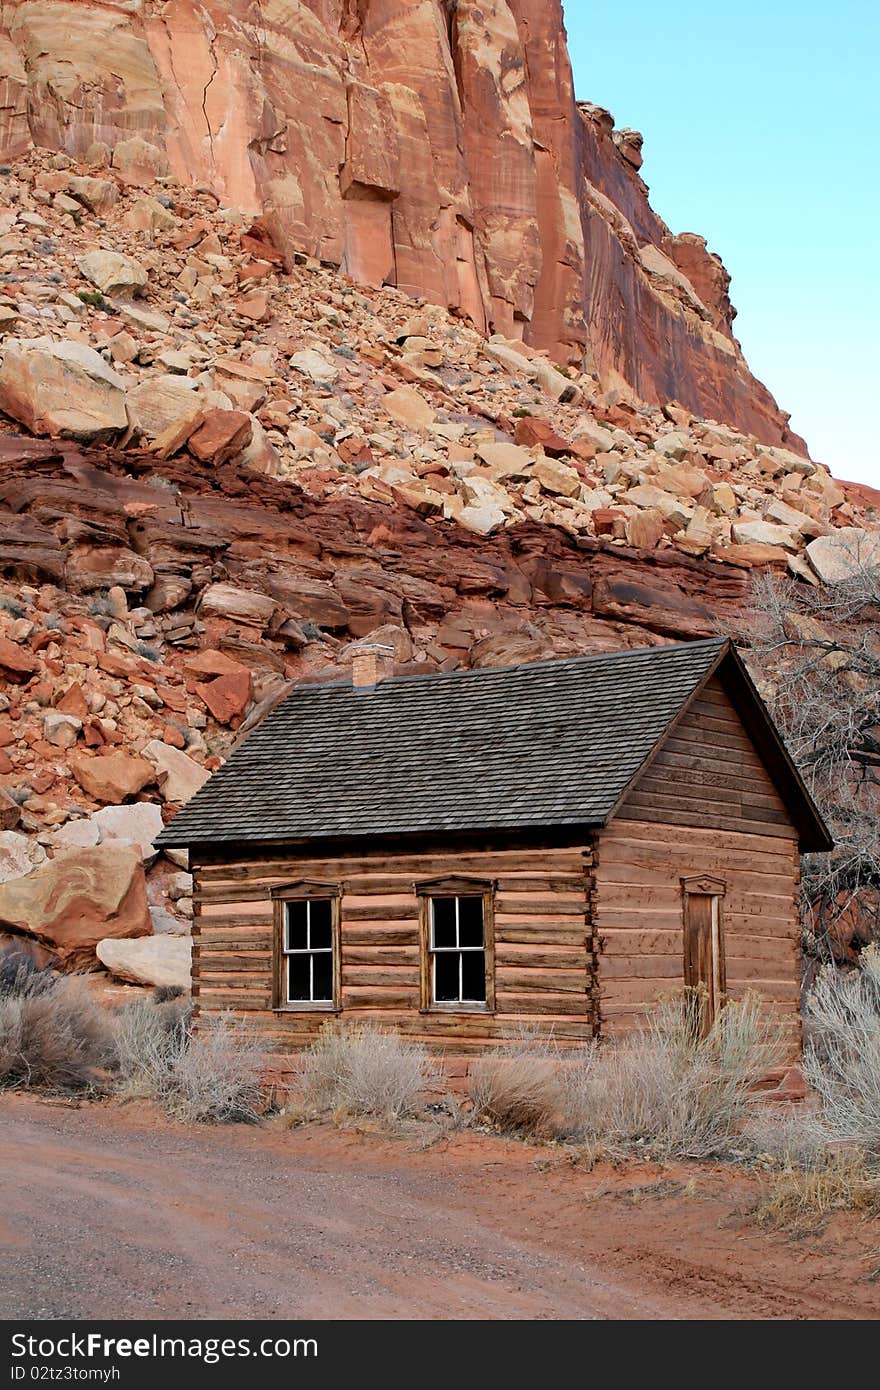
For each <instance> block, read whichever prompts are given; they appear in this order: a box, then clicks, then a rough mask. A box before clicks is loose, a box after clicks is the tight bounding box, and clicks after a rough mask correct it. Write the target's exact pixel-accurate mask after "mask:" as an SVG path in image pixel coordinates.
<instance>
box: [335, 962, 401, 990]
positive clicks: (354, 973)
mask: <svg viewBox="0 0 880 1390" xmlns="http://www.w3.org/2000/svg"><path fill="white" fill-rule="evenodd" d="M356 988H365V989H385V988H390V989H394V990H412V991H413V993H416V992H417V991H418V988H419V968H418V963H416V964H415V965H407V964H404V965H349V964H348V963H347V962H346V961H345V960H344V959H343V964H342V989H343V997H344V995H345V992H346V991H348V990H350V989H356Z"/></svg>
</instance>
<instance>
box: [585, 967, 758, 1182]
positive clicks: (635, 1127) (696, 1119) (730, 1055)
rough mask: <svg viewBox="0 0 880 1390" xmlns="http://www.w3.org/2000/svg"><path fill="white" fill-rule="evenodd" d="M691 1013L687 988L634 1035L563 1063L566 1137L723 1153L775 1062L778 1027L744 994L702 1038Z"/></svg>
mask: <svg viewBox="0 0 880 1390" xmlns="http://www.w3.org/2000/svg"><path fill="white" fill-rule="evenodd" d="M694 1012H695V1000H694V998H693V997H692V996H689V995H687V994H685V995H681V996H676V997H673V998H670V999H667V1000H665V1001H662V1002H661V1003H660V1004H658V1005H657V1007H656V1008H655V1009H654V1010H653V1012H652V1014H651V1016H650V1018H649V1019H648V1020H647V1022H646V1023H645V1024H644V1026H643V1027H642V1028H641V1029H639V1030H638V1031H637V1032H635V1033H633V1034H631V1035H630V1036H628V1037H625V1038H623V1039H621V1040H620V1041H619V1042H617V1043H614V1044H612V1045H610V1046H606V1047H604V1048H600V1049H598V1050H596V1049H590V1050H588V1051H587V1052H586V1053H585V1054H584V1056H583V1059H582V1060H580V1061H579V1062H578V1063H577V1064H575V1065H574V1066H571V1067H566V1068H565V1069H564V1070H563V1072H562V1085H563V1090H564V1096H565V1103H564V1116H565V1120H564V1123H565V1133H566V1135H567V1136H568V1137H570V1138H574V1139H577V1140H579V1141H580V1142H582V1143H586V1144H587V1145H590V1146H592V1147H599V1148H603V1149H605V1150H606V1151H608V1152H609V1153H612V1154H613V1153H615V1152H619V1153H627V1152H633V1151H637V1152H641V1153H646V1152H647V1153H650V1154H652V1155H654V1156H656V1157H660V1158H673V1157H677V1158H711V1157H713V1156H715V1155H719V1154H724V1153H728V1152H730V1150H731V1149H732V1148H734V1147H735V1145H736V1144H737V1142H738V1141H739V1137H740V1133H741V1130H742V1127H743V1124H744V1121H745V1119H746V1117H747V1115H748V1114H749V1112H750V1111H751V1110H752V1108H753V1107H755V1106H756V1104H758V1103H759V1095H758V1093H757V1092H756V1090H755V1088H756V1086H757V1084H758V1083H759V1082H760V1081H761V1080H763V1078H764V1077H765V1076H766V1075H767V1073H768V1072H769V1071H772V1069H773V1068H774V1067H775V1066H776V1065H778V1063H779V1061H780V1060H781V1057H782V1055H783V1054H782V1037H781V1033H780V1030H779V1029H778V1027H777V1026H776V1025H774V1024H773V1023H772V1022H770V1021H769V1020H768V1019H767V1018H766V1016H765V1014H764V1012H763V1009H762V1005H761V1001H760V1000H759V999H758V998H757V996H753V995H749V996H747V997H746V998H744V999H743V1000H741V1001H738V1002H731V1003H728V1004H727V1005H726V1006H725V1007H724V1008H723V1009H721V1010H720V1011H719V1013H718V1016H717V1017H716V1019H715V1022H714V1024H713V1026H712V1028H711V1030H710V1032H709V1033H708V1035H707V1036H706V1037H704V1038H701V1037H700V1036H699V1032H698V1029H697V1028H696V1027H695V1026H694Z"/></svg>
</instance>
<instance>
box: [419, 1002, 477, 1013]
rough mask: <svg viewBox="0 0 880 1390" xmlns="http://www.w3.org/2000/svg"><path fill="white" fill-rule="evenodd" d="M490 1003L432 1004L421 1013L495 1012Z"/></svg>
mask: <svg viewBox="0 0 880 1390" xmlns="http://www.w3.org/2000/svg"><path fill="white" fill-rule="evenodd" d="M494 1012H495V1010H494V1009H490V1007H489V1005H488V1004H430V1005H429V1006H428V1008H427V1009H419V1013H420V1014H494Z"/></svg>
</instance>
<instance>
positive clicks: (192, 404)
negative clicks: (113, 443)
mask: <svg viewBox="0 0 880 1390" xmlns="http://www.w3.org/2000/svg"><path fill="white" fill-rule="evenodd" d="M126 402H127V404H128V413H129V415H130V417H131V423H132V427H133V428H134V429H135V430H136V431H137V433H138V434H141V435H144V436H145V437H146V438H147V439H157V438H158V437H159V436H160V435H161V434H164V433H165V431H166V430H168V429H169V428H171V427H172V426H178V425H180V424H181V423H183V422H184V421H189V422H191V421H194V420H195V419H196V418H197V417H198V415H199V413H200V412H201V409H202V406H203V405H204V400H203V399H202V398H201V397H200V395H199V393H198V391H197V390H196V385H195V382H194V381H192V380H191V379H190V378H189V377H188V376H177V375H175V374H174V373H172V372H168V373H165V374H163V375H162V376H153V377H149V378H148V379H147V380H146V381H142V382H140V383H139V384H138V385H137V386H134V387H132V389H131V390H130V391H129V393H128V396H127V397H126Z"/></svg>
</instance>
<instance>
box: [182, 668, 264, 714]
mask: <svg viewBox="0 0 880 1390" xmlns="http://www.w3.org/2000/svg"><path fill="white" fill-rule="evenodd" d="M196 691H197V692H198V694H199V695H200V696H201V697H202V699H203V700H204V702H205V704H206V705H207V707H208V709H209V710H210V711H211V713H212V714H213V716H214V718H215V719H216V720H217V723H218V724H231V723H232V721H233V720H234V719H239V718H240V717H241V716H242V715H243V714H244V712H245V710H246V709H247V707H248V705H249V704H250V701H251V695H252V693H253V691H252V684H251V673H250V671H248V670H247V668H246V667H242V668H241V670H240V671H236V672H233V671H229V672H227V673H226V674H225V675H223V676H217V677H216V678H215V679H214V680H212V681H208V682H207V683H199V684H198V685H197V686H196Z"/></svg>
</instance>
